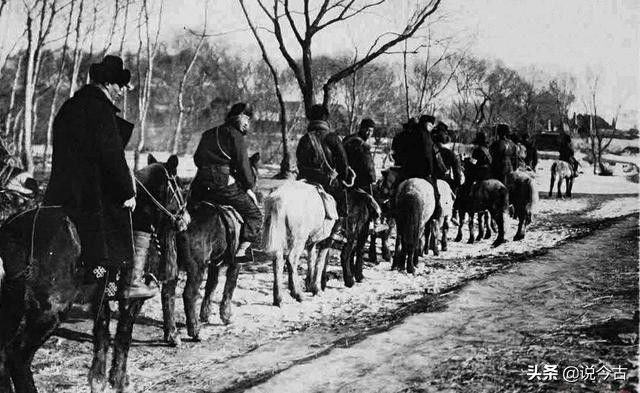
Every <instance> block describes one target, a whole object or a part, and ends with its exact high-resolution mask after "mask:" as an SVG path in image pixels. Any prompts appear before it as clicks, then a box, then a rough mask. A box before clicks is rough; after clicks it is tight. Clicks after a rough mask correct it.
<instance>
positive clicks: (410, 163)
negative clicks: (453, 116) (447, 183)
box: [403, 115, 444, 216]
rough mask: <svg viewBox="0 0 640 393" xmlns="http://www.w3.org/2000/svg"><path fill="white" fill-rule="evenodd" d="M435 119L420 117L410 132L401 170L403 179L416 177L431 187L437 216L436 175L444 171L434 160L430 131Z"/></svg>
mask: <svg viewBox="0 0 640 393" xmlns="http://www.w3.org/2000/svg"><path fill="white" fill-rule="evenodd" d="M435 121H436V118H435V117H434V116H431V115H422V116H420V119H419V120H418V126H417V127H415V128H414V129H413V130H412V131H411V132H410V134H409V135H410V137H408V138H407V139H408V140H409V141H410V143H408V146H407V158H406V162H405V165H404V168H403V172H404V175H405V178H407V179H409V178H412V177H417V178H421V179H425V180H427V181H428V182H429V183H431V185H432V186H433V190H434V194H435V199H436V212H434V214H435V215H436V216H437V215H438V214H440V213H439V210H440V192H439V190H438V187H437V182H436V173H437V172H438V171H444V169H443V168H440V167H439V166H438V165H437V162H436V161H435V160H434V156H435V150H434V145H433V139H432V138H431V131H432V130H433V128H434V126H435Z"/></svg>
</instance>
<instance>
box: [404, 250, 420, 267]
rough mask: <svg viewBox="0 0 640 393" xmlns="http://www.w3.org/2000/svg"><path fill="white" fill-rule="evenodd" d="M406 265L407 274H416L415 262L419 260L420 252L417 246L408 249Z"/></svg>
mask: <svg viewBox="0 0 640 393" xmlns="http://www.w3.org/2000/svg"><path fill="white" fill-rule="evenodd" d="M406 248H407V250H406V264H407V273H409V274H414V273H415V272H416V267H415V264H414V262H417V261H415V260H416V259H417V258H418V250H417V248H419V247H416V245H413V244H412V245H410V246H407V247H406Z"/></svg>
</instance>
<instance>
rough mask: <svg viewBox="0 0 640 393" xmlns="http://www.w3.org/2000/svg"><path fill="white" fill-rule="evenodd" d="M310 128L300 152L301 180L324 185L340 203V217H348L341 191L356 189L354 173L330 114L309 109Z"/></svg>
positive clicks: (318, 108)
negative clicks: (349, 188)
mask: <svg viewBox="0 0 640 393" xmlns="http://www.w3.org/2000/svg"><path fill="white" fill-rule="evenodd" d="M308 118H309V124H308V126H307V133H306V134H304V135H303V136H302V137H301V138H300V141H299V142H298V146H297V148H296V160H297V165H298V171H299V174H298V179H304V180H307V181H308V182H309V183H314V184H318V185H321V186H322V188H323V189H324V190H325V191H326V192H328V193H329V194H330V195H331V196H333V198H334V199H335V201H336V205H337V208H338V214H339V215H340V216H344V215H345V214H346V206H345V201H344V195H343V193H342V192H340V191H341V190H343V187H344V185H345V183H346V184H348V185H352V184H351V183H352V182H353V170H352V169H351V168H350V167H349V161H348V159H347V153H346V151H345V149H344V146H343V145H342V141H341V140H340V137H339V136H338V134H336V133H335V132H334V131H332V130H331V127H330V126H329V122H328V120H329V112H328V111H327V110H326V109H325V108H324V107H323V106H322V105H313V106H312V107H311V108H310V109H309V114H308Z"/></svg>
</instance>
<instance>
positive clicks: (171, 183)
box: [134, 164, 187, 223]
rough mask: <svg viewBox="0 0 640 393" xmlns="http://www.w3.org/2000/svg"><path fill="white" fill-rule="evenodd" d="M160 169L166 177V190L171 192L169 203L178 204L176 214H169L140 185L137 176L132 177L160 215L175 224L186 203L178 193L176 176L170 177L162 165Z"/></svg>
mask: <svg viewBox="0 0 640 393" xmlns="http://www.w3.org/2000/svg"><path fill="white" fill-rule="evenodd" d="M160 167H161V168H162V170H163V171H164V174H165V176H166V177H167V188H168V189H169V190H170V191H171V199H170V200H169V202H171V201H173V200H174V199H175V200H176V202H177V203H178V211H177V212H176V213H171V212H170V211H169V210H168V209H167V208H166V207H164V206H163V205H162V203H160V201H158V200H157V199H156V198H155V197H154V196H153V194H152V193H151V192H150V191H149V189H148V188H147V187H146V186H145V185H144V184H143V183H142V181H140V179H138V177H137V176H135V175H134V177H135V180H136V183H137V184H138V185H140V187H141V188H142V190H143V191H144V192H145V193H146V194H147V196H148V197H149V199H151V202H153V204H154V205H155V206H156V207H157V208H158V210H159V211H160V212H161V213H163V214H164V215H165V216H167V217H168V218H169V219H171V221H172V222H174V223H175V222H177V221H178V220H179V219H180V217H181V216H182V215H183V213H184V212H185V210H186V209H187V203H186V201H185V199H184V197H183V196H182V194H181V193H180V190H179V189H178V183H177V180H176V176H173V175H170V174H169V171H167V168H165V167H164V165H161V164H160Z"/></svg>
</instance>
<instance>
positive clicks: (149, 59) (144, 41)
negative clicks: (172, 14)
mask: <svg viewBox="0 0 640 393" xmlns="http://www.w3.org/2000/svg"><path fill="white" fill-rule="evenodd" d="M163 8H164V0H160V8H159V11H158V24H157V27H156V31H155V37H154V38H153V40H152V38H151V28H150V22H151V21H150V17H149V4H148V0H142V6H141V8H140V20H142V23H141V24H140V25H139V27H138V53H137V62H138V79H139V81H140V82H141V83H140V86H138V123H139V124H140V132H139V133H138V141H137V144H136V149H135V153H134V157H135V158H134V160H135V161H134V169H137V168H138V161H139V158H140V152H141V151H143V149H144V147H145V137H146V122H147V112H148V110H149V98H150V96H151V80H152V77H153V62H154V59H155V56H156V53H157V52H158V36H159V35H160V25H161V24H162V12H163ZM143 30H144V31H143ZM143 48H144V50H145V54H146V59H145V60H146V69H145V70H143V67H142V66H143V64H142V58H141V53H142V49H143ZM143 75H144V77H143Z"/></svg>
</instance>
